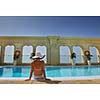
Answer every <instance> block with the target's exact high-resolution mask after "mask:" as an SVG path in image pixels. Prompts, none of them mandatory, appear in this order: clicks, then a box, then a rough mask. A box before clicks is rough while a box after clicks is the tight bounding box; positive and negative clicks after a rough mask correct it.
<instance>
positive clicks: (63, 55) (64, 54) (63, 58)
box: [59, 46, 70, 64]
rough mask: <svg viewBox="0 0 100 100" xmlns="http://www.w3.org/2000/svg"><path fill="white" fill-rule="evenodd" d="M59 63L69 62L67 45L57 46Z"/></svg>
mask: <svg viewBox="0 0 100 100" xmlns="http://www.w3.org/2000/svg"><path fill="white" fill-rule="evenodd" d="M59 49H60V64H67V63H70V49H69V47H68V46H59Z"/></svg>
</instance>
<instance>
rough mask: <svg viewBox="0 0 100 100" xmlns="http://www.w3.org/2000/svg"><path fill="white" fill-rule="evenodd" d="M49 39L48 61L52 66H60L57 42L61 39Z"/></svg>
mask: <svg viewBox="0 0 100 100" xmlns="http://www.w3.org/2000/svg"><path fill="white" fill-rule="evenodd" d="M48 38H49V42H50V45H49V48H48V49H49V50H48V53H49V54H48V59H49V63H50V64H51V65H57V64H59V48H58V45H57V40H58V39H59V37H56V36H55V37H52V36H51V37H48Z"/></svg>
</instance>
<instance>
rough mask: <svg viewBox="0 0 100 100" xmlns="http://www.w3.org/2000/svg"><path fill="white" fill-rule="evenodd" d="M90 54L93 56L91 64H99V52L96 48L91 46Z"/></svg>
mask: <svg viewBox="0 0 100 100" xmlns="http://www.w3.org/2000/svg"><path fill="white" fill-rule="evenodd" d="M89 50H90V54H91V55H92V57H91V63H99V57H98V56H99V51H98V49H97V48H96V47H95V46H90V47H89Z"/></svg>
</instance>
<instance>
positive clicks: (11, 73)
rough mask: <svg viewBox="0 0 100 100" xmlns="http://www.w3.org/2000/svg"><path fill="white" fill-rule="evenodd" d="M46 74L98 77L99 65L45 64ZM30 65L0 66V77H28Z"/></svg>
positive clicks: (59, 76) (64, 76) (50, 76)
mask: <svg viewBox="0 0 100 100" xmlns="http://www.w3.org/2000/svg"><path fill="white" fill-rule="evenodd" d="M45 71H46V76H47V77H48V78H52V79H53V78H56V79H57V78H60V79H61V78H62V79H67V78H72V77H73V78H76V77H80V78H81V79H82V77H94V76H95V77H99V76H100V66H46V67H45ZM29 74H30V66H16V67H13V66H9V67H8V66H0V79H3V78H9V79H11V78H15V79H16V78H28V77H29Z"/></svg>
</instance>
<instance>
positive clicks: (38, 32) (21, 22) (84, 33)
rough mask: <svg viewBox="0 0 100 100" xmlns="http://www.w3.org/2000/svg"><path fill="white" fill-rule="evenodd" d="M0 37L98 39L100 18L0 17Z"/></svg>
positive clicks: (99, 36) (99, 35)
mask: <svg viewBox="0 0 100 100" xmlns="http://www.w3.org/2000/svg"><path fill="white" fill-rule="evenodd" d="M0 36H61V37H82V38H100V17H99V16H0Z"/></svg>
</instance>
